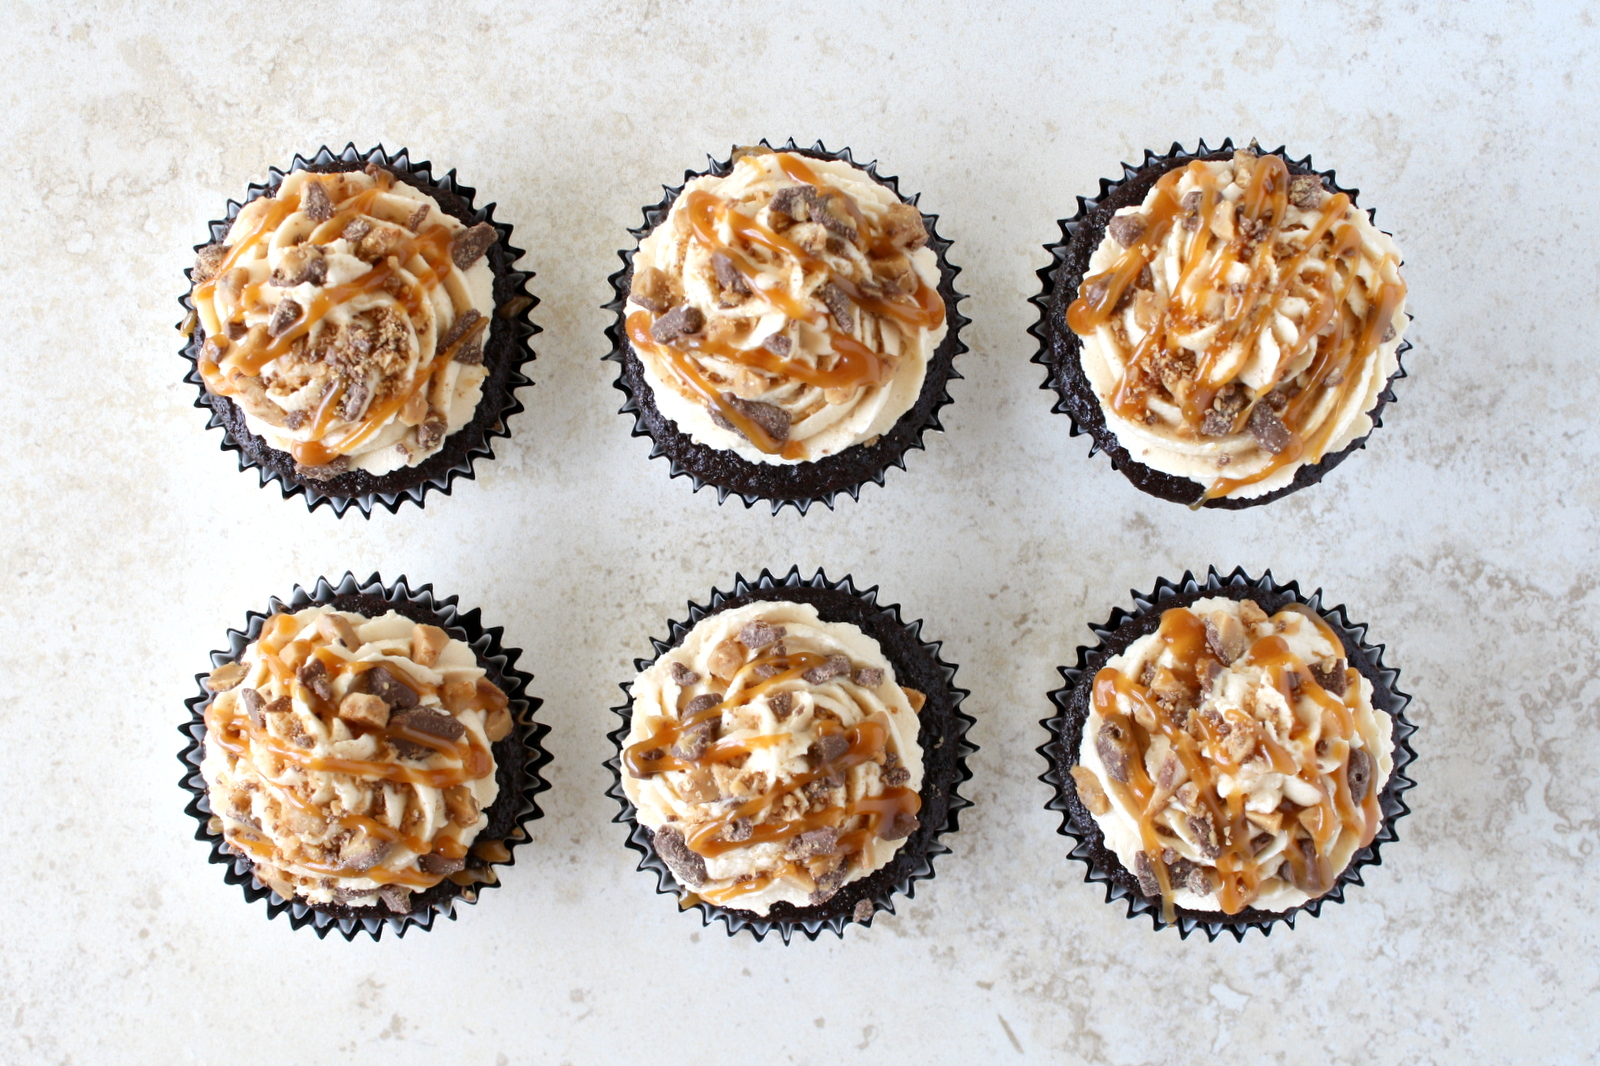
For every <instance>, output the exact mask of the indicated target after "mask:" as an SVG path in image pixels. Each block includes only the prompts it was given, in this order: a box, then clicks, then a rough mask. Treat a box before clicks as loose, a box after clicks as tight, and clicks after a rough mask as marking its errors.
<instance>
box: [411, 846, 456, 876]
mask: <svg viewBox="0 0 1600 1066" xmlns="http://www.w3.org/2000/svg"><path fill="white" fill-rule="evenodd" d="M466 865H467V860H465V859H449V858H446V857H445V856H443V855H440V854H439V853H438V852H431V853H429V854H427V855H418V856H417V868H418V869H419V870H421V871H422V872H423V873H425V874H437V875H438V876H440V877H449V876H450V875H451V874H453V873H460V872H461V871H462V870H464V869H465V868H466Z"/></svg>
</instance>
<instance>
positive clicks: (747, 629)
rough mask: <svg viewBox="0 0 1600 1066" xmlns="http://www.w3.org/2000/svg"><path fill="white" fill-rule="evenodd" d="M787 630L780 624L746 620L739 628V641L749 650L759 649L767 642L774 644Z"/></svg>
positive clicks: (765, 645) (766, 644)
mask: <svg viewBox="0 0 1600 1066" xmlns="http://www.w3.org/2000/svg"><path fill="white" fill-rule="evenodd" d="M787 632H788V630H787V629H785V628H783V627H782V626H775V625H768V624H767V623H766V622H762V621H755V622H746V623H745V624H744V628H742V629H740V630H739V643H740V644H743V645H744V646H745V647H747V648H749V649H750V650H751V651H760V650H761V649H762V648H765V647H767V646H768V645H769V644H776V643H777V642H778V641H779V640H781V639H782V638H783V636H784V634H785V633H787Z"/></svg>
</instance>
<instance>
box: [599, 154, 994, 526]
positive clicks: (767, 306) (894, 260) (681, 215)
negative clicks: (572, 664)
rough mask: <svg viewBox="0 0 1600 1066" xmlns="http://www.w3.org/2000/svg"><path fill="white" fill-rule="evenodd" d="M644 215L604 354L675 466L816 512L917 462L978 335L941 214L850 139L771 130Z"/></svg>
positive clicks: (689, 178) (751, 498)
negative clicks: (796, 138) (969, 342)
mask: <svg viewBox="0 0 1600 1066" xmlns="http://www.w3.org/2000/svg"><path fill="white" fill-rule="evenodd" d="M685 178H686V182H685V184H684V185H683V186H682V187H681V188H680V189H676V190H669V192H668V195H667V198H666V199H665V200H663V201H662V202H661V203H660V204H659V205H657V206H656V207H654V208H647V209H646V211H645V223H646V224H645V226H644V228H642V229H640V230H637V231H634V232H635V235H636V236H638V237H639V245H638V248H637V249H636V250H634V251H632V252H626V251H625V252H622V253H620V254H621V255H622V259H623V262H624V263H625V264H626V266H625V267H624V269H623V270H621V271H620V272H618V273H617V274H616V275H614V276H613V277H612V279H611V281H612V284H613V285H614V286H615V288H616V291H617V298H616V299H615V300H614V301H612V303H610V304H608V305H607V307H608V309H610V310H615V311H616V312H617V321H616V324H615V326H614V327H613V328H612V329H610V330H609V331H608V332H609V335H610V337H611V339H612V342H613V344H614V346H615V347H614V350H613V351H612V353H611V355H610V356H608V358H611V359H614V360H616V361H617V362H618V363H620V364H621V370H620V372H619V376H618V381H617V387H618V388H620V389H621V390H622V391H623V392H624V393H626V394H627V396H628V398H629V399H628V403H627V404H626V405H625V406H624V407H623V412H624V413H627V412H632V413H633V414H634V415H635V428H634V434H635V435H636V436H638V435H648V436H649V437H651V438H652V439H653V440H654V441H655V451H654V452H653V453H652V455H653V456H654V455H665V456H667V457H668V458H669V459H670V460H671V463H672V476H674V477H676V476H679V475H688V476H689V477H690V478H691V479H692V480H693V481H694V484H695V488H696V490H698V489H699V488H700V487H701V486H702V485H707V484H709V485H714V486H716V489H717V495H718V500H719V502H720V501H721V500H724V499H726V498H727V496H728V494H729V493H733V494H736V495H738V496H739V497H740V498H742V499H743V500H744V501H745V504H746V506H750V505H753V504H754V503H755V501H756V500H767V501H769V502H770V503H771V505H772V508H773V512H774V513H776V512H777V511H778V510H781V509H782V507H783V506H784V505H786V504H791V505H793V506H794V507H795V508H796V509H798V510H799V511H801V512H802V513H803V512H804V511H805V510H807V509H808V508H809V507H810V506H811V504H812V503H814V502H816V501H818V500H821V501H822V502H823V503H825V504H827V505H828V506H830V507H831V506H832V505H833V498H834V496H835V495H836V494H837V493H839V492H841V491H843V492H848V493H849V494H850V495H851V496H856V495H857V494H858V493H859V492H860V488H861V486H862V485H863V484H865V483H866V482H867V481H876V482H878V483H879V484H882V483H883V477H884V472H885V471H886V470H887V468H888V467H889V466H891V465H894V466H900V467H902V468H903V467H904V465H905V463H904V455H905V453H906V451H907V450H908V449H910V448H914V447H915V448H920V447H922V446H923V445H922V435H923V433H924V432H926V431H927V430H929V429H938V428H941V427H940V425H939V421H938V417H937V412H938V410H939V408H941V407H942V406H944V405H945V404H947V403H949V402H950V397H949V394H948V392H947V391H946V385H947V383H948V382H949V380H950V379H951V378H954V377H960V375H959V374H957V373H956V372H955V370H954V368H953V366H952V361H953V360H954V358H955V356H956V355H957V354H959V353H960V352H962V351H965V350H966V349H965V348H964V346H962V345H961V343H960V341H959V339H958V336H957V335H958V333H959V331H960V327H961V325H962V324H964V323H965V321H966V320H965V319H964V318H962V317H961V316H960V315H959V314H958V313H957V312H956V310H955V306H956V301H957V300H958V299H960V297H959V296H958V295H957V294H956V292H955V290H954V288H953V287H952V282H953V280H954V278H955V275H956V273H957V271H956V268H954V267H952V266H951V265H950V264H949V262H948V261H947V260H946V258H945V251H946V249H947V248H948V247H949V242H948V241H944V240H941V239H940V238H939V237H938V236H937V234H936V233H935V232H934V222H935V221H936V219H935V216H932V215H924V214H922V213H921V212H920V211H919V210H918V209H917V206H916V200H915V198H913V199H910V200H907V199H905V198H903V197H902V196H901V195H900V194H899V192H898V191H897V187H896V183H895V180H894V179H892V178H882V177H879V176H878V174H877V173H876V170H875V169H874V166H867V167H861V166H857V165H856V164H855V163H854V161H853V160H852V159H851V158H850V153H849V152H848V151H845V152H840V153H834V152H828V151H826V150H824V149H823V148H822V146H821V145H820V144H818V145H817V146H815V147H813V148H810V149H799V148H796V147H795V146H794V143H793V142H792V141H791V142H790V143H789V144H788V145H787V146H786V147H784V148H783V149H780V150H777V151H774V150H773V149H771V148H770V147H768V146H767V145H766V143H765V142H763V143H762V145H761V146H760V147H758V148H746V149H739V150H738V151H736V152H735V153H734V156H733V158H732V160H731V162H728V163H713V164H712V166H711V169H710V170H709V171H706V172H704V173H702V174H699V175H696V174H693V173H690V174H686V175H685Z"/></svg>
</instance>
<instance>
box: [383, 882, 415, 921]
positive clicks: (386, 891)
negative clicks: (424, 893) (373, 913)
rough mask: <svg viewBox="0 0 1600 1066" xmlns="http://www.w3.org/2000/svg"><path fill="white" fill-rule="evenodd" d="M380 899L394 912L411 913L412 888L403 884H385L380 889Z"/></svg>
mask: <svg viewBox="0 0 1600 1066" xmlns="http://www.w3.org/2000/svg"><path fill="white" fill-rule="evenodd" d="M378 899H379V901H381V902H382V903H383V905H384V906H385V907H388V908H389V910H390V912H391V913H393V914H410V913H411V890H410V889H409V888H406V887H405V886H403V885H384V886H383V887H382V888H380V889H378Z"/></svg>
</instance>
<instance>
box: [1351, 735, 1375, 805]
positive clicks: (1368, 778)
mask: <svg viewBox="0 0 1600 1066" xmlns="http://www.w3.org/2000/svg"><path fill="white" fill-rule="evenodd" d="M1344 776H1345V780H1346V781H1347V782H1348V783H1349V785H1350V798H1351V799H1352V800H1354V801H1355V802H1356V803H1360V802H1361V801H1362V800H1364V799H1366V798H1367V790H1368V789H1369V788H1371V787H1372V757H1371V756H1370V755H1368V754H1367V753H1366V752H1364V751H1362V750H1361V749H1360V748H1351V749H1350V758H1349V761H1347V762H1346V763H1345V764H1344Z"/></svg>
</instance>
